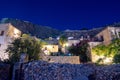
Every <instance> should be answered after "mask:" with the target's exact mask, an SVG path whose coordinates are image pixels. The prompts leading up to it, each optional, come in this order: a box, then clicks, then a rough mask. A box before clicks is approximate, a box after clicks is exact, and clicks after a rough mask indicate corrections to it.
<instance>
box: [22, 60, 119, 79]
mask: <svg viewBox="0 0 120 80" xmlns="http://www.w3.org/2000/svg"><path fill="white" fill-rule="evenodd" d="M23 69H24V79H23V80H120V64H117V65H109V66H96V65H94V64H91V63H89V64H88V63H87V64H60V63H47V62H45V61H33V62H29V63H26V64H24V65H23Z"/></svg>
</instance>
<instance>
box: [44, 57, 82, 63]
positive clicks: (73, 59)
mask: <svg viewBox="0 0 120 80" xmlns="http://www.w3.org/2000/svg"><path fill="white" fill-rule="evenodd" d="M43 60H44V61H48V62H50V63H53V62H54V63H70V64H80V59H79V56H44V57H43Z"/></svg>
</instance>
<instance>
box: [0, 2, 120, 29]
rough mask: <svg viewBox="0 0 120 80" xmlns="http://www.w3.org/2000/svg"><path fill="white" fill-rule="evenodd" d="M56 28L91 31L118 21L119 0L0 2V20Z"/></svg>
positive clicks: (119, 16) (119, 14) (119, 11)
mask: <svg viewBox="0 0 120 80" xmlns="http://www.w3.org/2000/svg"><path fill="white" fill-rule="evenodd" d="M4 17H8V18H17V19H22V20H26V21H30V22H33V23H35V24H40V25H44V26H50V27H53V28H57V29H61V30H63V29H80V28H83V27H86V28H94V27H98V26H104V25H106V24H111V23H114V22H119V21H120V0H0V18H4Z"/></svg>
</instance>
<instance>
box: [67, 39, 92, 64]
mask: <svg viewBox="0 0 120 80" xmlns="http://www.w3.org/2000/svg"><path fill="white" fill-rule="evenodd" d="M88 47H89V45H88V41H87V40H84V41H80V42H79V43H78V44H76V45H72V46H71V47H70V48H69V52H70V53H72V54H73V55H74V56H80V61H81V62H87V61H89V59H90V58H89V57H88V55H87V54H88Z"/></svg>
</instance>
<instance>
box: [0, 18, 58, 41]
mask: <svg viewBox="0 0 120 80" xmlns="http://www.w3.org/2000/svg"><path fill="white" fill-rule="evenodd" d="M0 22H1V23H11V24H12V25H13V26H15V27H16V28H18V29H20V30H21V31H22V32H23V33H27V34H30V35H32V36H36V37H38V38H41V39H45V38H48V37H57V36H58V35H59V34H60V31H58V30H56V29H53V28H51V27H47V26H41V25H36V24H33V23H31V22H28V21H23V20H18V19H11V18H3V19H2V20H1V21H0Z"/></svg>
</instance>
